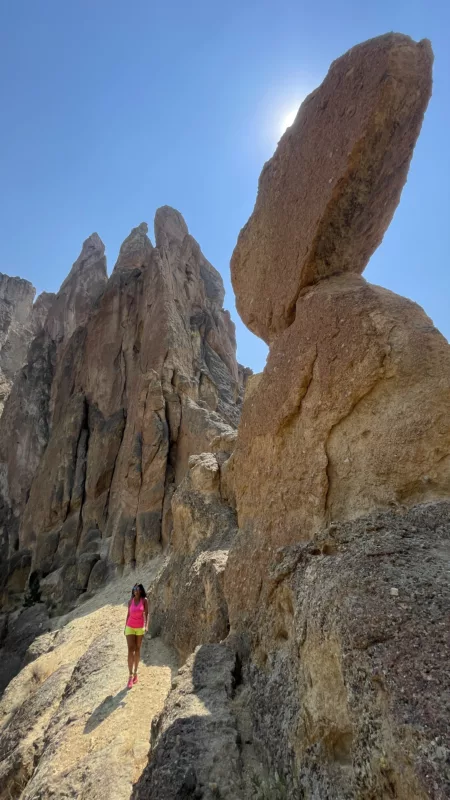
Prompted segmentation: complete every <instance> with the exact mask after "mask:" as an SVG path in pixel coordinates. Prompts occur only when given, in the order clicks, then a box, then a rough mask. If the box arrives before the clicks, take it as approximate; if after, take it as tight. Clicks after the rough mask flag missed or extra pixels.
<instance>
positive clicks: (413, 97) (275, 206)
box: [231, 34, 433, 342]
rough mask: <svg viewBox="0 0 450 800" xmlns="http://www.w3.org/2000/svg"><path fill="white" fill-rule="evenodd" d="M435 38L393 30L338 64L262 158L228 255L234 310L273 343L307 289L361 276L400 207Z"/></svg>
mask: <svg viewBox="0 0 450 800" xmlns="http://www.w3.org/2000/svg"><path fill="white" fill-rule="evenodd" d="M432 61H433V56H432V51H431V47H430V44H429V42H428V41H426V40H424V41H422V42H419V43H416V42H414V41H412V40H411V39H410V38H409V37H408V36H403V35H400V34H387V35H385V36H380V37H378V38H376V39H372V40H370V41H368V42H364V43H363V44H360V45H358V46H357V47H354V48H353V49H351V50H349V51H348V52H347V53H346V54H345V55H344V56H342V57H341V58H339V59H337V60H336V61H335V62H334V63H333V64H332V65H331V67H330V70H329V73H328V75H327V77H326V78H325V80H324V82H323V84H322V85H321V86H320V87H319V88H318V89H317V90H316V91H314V92H313V93H312V94H310V95H309V97H307V99H306V100H305V102H304V103H303V105H302V106H301V108H300V110H299V112H298V114H297V117H296V120H295V122H294V124H293V125H292V126H291V127H290V128H288V130H287V131H286V133H285V134H284V135H283V137H282V138H281V140H280V143H279V145H278V148H277V150H276V152H275V155H274V156H273V157H272V158H271V159H270V161H268V162H267V164H266V165H265V167H264V169H263V171H262V173H261V177H260V181H259V189H258V197H257V200H256V205H255V209H254V211H253V214H252V216H251V217H250V220H249V221H248V223H247V224H246V226H245V227H244V228H243V230H242V231H241V234H240V236H239V239H238V243H237V246H236V249H235V251H234V253H233V257H232V260H231V275H232V282H233V287H234V290H235V293H236V298H237V300H236V303H237V308H238V311H239V313H240V315H241V317H242V319H243V320H244V322H245V324H246V325H247V326H248V327H249V328H250V330H252V331H253V332H254V333H256V334H257V335H258V336H261V337H262V338H263V339H265V340H266V341H267V342H270V341H271V340H272V339H273V338H274V337H275V336H276V335H277V334H278V333H280V332H281V331H282V330H284V329H285V328H286V327H287V326H289V325H290V324H291V323H292V321H293V319H294V317H295V313H296V311H295V305H296V302H297V299H298V297H299V295H300V293H301V292H302V290H303V289H304V288H305V287H307V286H309V285H311V284H313V283H316V282H317V281H318V280H321V279H322V278H325V277H327V276H330V275H334V274H341V273H345V272H353V273H359V274H360V273H362V271H363V270H364V268H365V266H366V264H367V262H368V260H369V258H370V256H371V255H372V253H373V252H374V250H375V249H376V247H377V246H378V245H379V244H380V242H381V240H382V238H383V235H384V233H385V231H386V229H387V227H388V225H389V223H390V221H391V219H392V216H393V214H394V211H395V209H396V207H397V204H398V202H399V198H400V193H401V190H402V188H403V185H404V183H405V180H406V176H407V173H408V168H409V163H410V159H411V156H412V152H413V147H414V144H415V141H416V139H417V137H418V135H419V132H420V128H421V125H422V119H423V115H424V112H425V109H426V106H427V103H428V99H429V97H430V94H431V67H432Z"/></svg>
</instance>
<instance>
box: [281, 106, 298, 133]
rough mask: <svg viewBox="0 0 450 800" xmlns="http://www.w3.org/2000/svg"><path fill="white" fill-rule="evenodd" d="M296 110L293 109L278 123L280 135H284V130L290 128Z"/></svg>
mask: <svg viewBox="0 0 450 800" xmlns="http://www.w3.org/2000/svg"><path fill="white" fill-rule="evenodd" d="M297 111H298V108H293V109H292V111H290V112H289V114H285V116H284V117H283V119H282V120H281V122H280V133H284V132H285V130H286V128H290V127H291V125H292V123H293V122H294V120H295V118H296V116H297Z"/></svg>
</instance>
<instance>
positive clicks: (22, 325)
mask: <svg viewBox="0 0 450 800" xmlns="http://www.w3.org/2000/svg"><path fill="white" fill-rule="evenodd" d="M35 293H36V290H35V288H34V287H33V286H32V285H31V283H29V282H28V281H25V280H23V279H22V278H10V277H9V276H8V275H2V274H1V273H0V416H1V414H2V412H3V408H4V404H5V402H6V399H7V397H8V395H9V393H10V391H11V388H12V386H13V383H14V378H15V376H16V375H17V373H18V371H19V369H20V368H21V367H23V365H24V364H25V362H26V358H27V351H28V347H29V345H30V343H31V341H32V339H33V338H34V337H35V336H37V335H38V333H39V332H40V331H41V330H42V328H43V327H44V324H45V321H46V319H47V315H48V311H49V307H50V304H51V302H52V300H53V298H54V295H52V294H48V293H46V292H44V293H43V294H41V295H39V297H38V298H37V300H36V302H35V304H34V305H33V299H34V295H35Z"/></svg>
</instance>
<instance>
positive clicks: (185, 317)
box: [0, 208, 246, 607]
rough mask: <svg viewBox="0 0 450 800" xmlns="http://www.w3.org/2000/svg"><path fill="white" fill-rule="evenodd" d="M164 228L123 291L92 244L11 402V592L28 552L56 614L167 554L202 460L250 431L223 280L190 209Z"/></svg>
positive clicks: (126, 249) (6, 450) (7, 509)
mask: <svg viewBox="0 0 450 800" xmlns="http://www.w3.org/2000/svg"><path fill="white" fill-rule="evenodd" d="M155 230H156V240H157V243H158V245H159V246H158V247H156V248H154V247H153V245H152V244H151V242H150V240H149V239H148V236H147V226H146V224H145V223H142V224H141V225H139V226H138V227H137V228H135V229H134V230H133V231H132V232H131V234H130V236H129V237H128V238H127V239H126V240H125V242H124V244H123V245H122V248H121V250H120V253H119V257H118V260H117V263H116V265H115V267H114V270H113V272H112V275H111V277H110V279H109V281H108V280H107V276H106V262H105V256H104V246H103V243H102V242H101V240H100V239H99V237H98V236H97V234H93V235H92V236H91V237H90V238H89V239H88V240H87V241H86V242H85V243H84V245H83V249H82V252H81V254H80V257H79V258H78V259H77V261H76V262H75V264H74V265H73V268H72V270H71V272H70V274H69V276H68V278H67V279H66V280H65V281H64V283H63V285H62V287H61V290H60V292H59V293H58V295H57V297H56V298H55V300H54V301H53V303H52V305H51V308H50V311H49V315H48V319H47V322H46V325H45V329H44V332H43V334H42V336H41V337H40V338H38V339H36V340H35V341H34V343H33V345H32V347H31V350H30V353H29V359H28V365H27V366H26V367H25V368H24V370H23V372H22V373H21V374H20V375H19V377H18V379H17V381H16V385H15V387H14V390H13V393H12V395H11V397H10V398H9V402H8V406H7V408H5V414H4V416H3V419H2V421H1V423H0V427H1V426H2V425H3V424H4V425H5V428H4V430H5V436H4V437H1V436H0V438H2V445H1V453H0V456H1V461H0V463H1V464H2V470H3V473H2V474H3V476H4V477H3V485H4V491H3V506H4V510H3V517H4V519H5V520H10V521H11V520H14V524H8V525H7V526H5V528H7V529H8V532H9V533H8V542H5V540H4V544H3V550H4V552H7V553H8V554H9V561H8V562H7V570H6V575H4V576H3V584H4V586H5V587H6V594H8V586H9V585H10V584H11V583H14V582H16V583H17V580H16V577H17V570H16V566H15V561H14V559H16V560H17V558H19V556H14V558H13V554H14V553H19V554H20V557H22V556H23V554H28V553H30V554H31V560H32V563H31V574H32V575H33V578H34V580H38V582H39V591H40V592H41V595H42V598H43V599H44V600H45V601H46V602H47V603H48V604H49V605H50V606H55V607H56V606H61V604H62V605H64V604H70V603H72V602H73V601H74V600H75V599H76V597H77V596H78V595H79V594H80V593H82V592H84V591H85V590H86V589H89V590H91V589H95V588H97V587H98V586H99V585H101V584H102V583H103V582H104V581H105V579H106V577H107V576H108V575H109V574H110V573H111V571H114V570H115V569H116V568H119V569H121V568H123V567H124V566H125V565H130V566H134V565H138V566H139V565H141V564H143V563H144V562H145V561H146V560H148V559H149V558H151V557H152V556H154V555H155V554H156V553H158V552H159V550H160V549H161V546H162V544H167V542H168V540H169V538H170V533H171V527H172V522H171V508H170V501H171V497H172V493H173V491H174V489H175V488H176V486H177V485H178V483H179V482H180V481H181V479H182V478H183V476H184V474H185V473H186V471H187V467H188V460H189V457H190V455H191V454H193V453H196V452H203V451H205V450H208V449H209V445H210V442H211V441H212V440H213V439H214V438H215V437H216V436H217V435H218V434H226V433H228V432H230V431H232V430H233V428H234V427H235V426H236V424H237V422H238V419H239V415H240V403H241V400H242V394H243V385H244V383H245V380H246V373H245V371H243V369H241V371H240V372H239V368H238V365H237V362H236V359H235V348H236V342H235V335H234V326H233V324H232V322H231V320H230V316H229V313H228V312H226V311H224V310H223V308H222V304H223V299H224V290H223V284H222V280H221V278H220V275H219V273H218V272H217V271H216V270H215V269H214V268H213V267H212V266H211V264H209V262H208V261H207V260H206V259H205V257H204V256H203V254H202V253H201V250H200V248H199V246H198V244H197V242H196V241H195V240H194V239H193V238H192V237H191V236H190V235H189V233H188V231H187V227H186V224H185V222H184V220H183V219H182V217H181V215H180V214H179V213H178V212H176V211H174V210H173V209H169V208H163V209H160V210H159V211H158V213H157V216H156V223H155ZM26 387H28V388H26ZM25 391H27V395H28V396H27V402H26V403H24V393H25ZM11 430H13V431H17V432H18V431H20V432H21V434H20V438H25V442H24V446H23V448H20V449H19V448H17V442H16V438H14V437H13V436H10V435H9V434H8V433H7V431H11ZM16 436H17V434H16ZM27 557H28V558H29V556H27ZM13 562H14V563H13ZM21 563H22V562H21ZM11 569H12V573H11Z"/></svg>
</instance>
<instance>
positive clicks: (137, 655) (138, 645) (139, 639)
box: [134, 636, 144, 675]
mask: <svg viewBox="0 0 450 800" xmlns="http://www.w3.org/2000/svg"><path fill="white" fill-rule="evenodd" d="M135 638H136V649H135V651H134V674H135V675H137V671H138V666H139V661H140V660H141V646H142V639H143V638H144V637H143V636H136V637H135Z"/></svg>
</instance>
